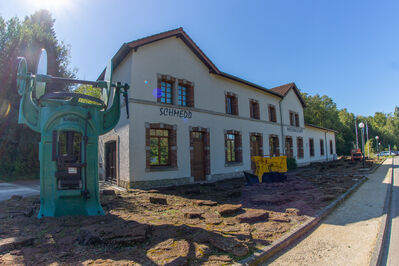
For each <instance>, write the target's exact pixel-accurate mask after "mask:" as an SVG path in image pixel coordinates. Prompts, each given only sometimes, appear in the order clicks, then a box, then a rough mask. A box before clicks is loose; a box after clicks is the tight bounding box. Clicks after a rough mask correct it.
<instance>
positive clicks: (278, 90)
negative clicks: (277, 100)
mask: <svg viewBox="0 0 399 266" xmlns="http://www.w3.org/2000/svg"><path fill="white" fill-rule="evenodd" d="M290 89H293V90H294V92H295V94H296V96H297V97H298V99H299V101H300V102H301V104H302V106H303V107H306V103H305V100H304V99H303V98H302V96H301V93H300V91H299V90H298V88H297V86H296V85H295V83H294V82H291V83H288V84H284V85H281V86H278V87H274V88H271V89H270V90H271V91H273V92H275V93H278V94H280V95H281V96H282V97H285V96H286V95H287V93H288V92H289V91H290Z"/></svg>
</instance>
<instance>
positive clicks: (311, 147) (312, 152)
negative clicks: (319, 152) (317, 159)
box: [309, 138, 314, 157]
mask: <svg viewBox="0 0 399 266" xmlns="http://www.w3.org/2000/svg"><path fill="white" fill-rule="evenodd" d="M309 154H310V156H311V157H313V156H314V141H313V139H312V138H310V139H309Z"/></svg>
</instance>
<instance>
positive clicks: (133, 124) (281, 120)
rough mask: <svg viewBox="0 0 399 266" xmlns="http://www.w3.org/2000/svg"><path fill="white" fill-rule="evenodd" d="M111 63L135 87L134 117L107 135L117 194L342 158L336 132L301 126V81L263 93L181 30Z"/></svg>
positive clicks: (108, 167)
mask: <svg viewBox="0 0 399 266" xmlns="http://www.w3.org/2000/svg"><path fill="white" fill-rule="evenodd" d="M113 63H114V72H113V77H114V78H113V79H114V80H118V81H121V82H126V83H128V84H130V86H131V89H130V91H129V108H130V113H131V116H130V119H129V120H127V119H126V118H125V117H124V116H123V115H122V116H121V120H120V122H119V124H118V125H117V127H116V128H115V129H114V130H112V131H111V132H110V133H108V134H106V135H104V136H101V137H100V146H99V155H100V174H101V175H102V176H103V177H105V178H106V179H107V180H110V181H113V182H116V183H117V184H118V185H119V186H122V187H129V186H130V187H137V186H147V185H148V186H151V185H154V186H159V185H166V184H174V183H176V184H177V183H188V182H197V181H204V180H218V179H223V178H229V177H234V176H240V175H242V171H244V170H250V169H251V167H253V166H252V165H251V159H250V158H251V156H253V155H269V156H270V155H271V156H273V155H279V154H285V155H287V156H291V157H294V158H296V160H297V163H298V165H306V164H309V163H310V162H316V161H327V160H333V159H334V158H335V157H336V155H335V132H334V131H333V130H330V129H325V128H320V127H316V126H312V125H308V124H305V123H304V117H303V109H304V108H305V107H306V105H305V102H304V100H303V99H302V98H301V95H300V93H299V91H298V88H297V87H296V85H295V84H294V83H289V84H286V85H282V86H279V87H276V88H272V89H266V88H264V87H262V86H259V85H256V84H253V83H251V82H249V81H246V80H243V79H240V78H238V77H235V76H232V75H230V74H227V73H224V72H222V71H220V70H219V69H218V68H217V67H216V66H215V65H214V64H213V63H212V61H211V60H210V59H209V58H208V57H207V56H206V55H205V54H204V53H203V52H202V51H201V49H200V48H199V47H198V46H197V45H196V44H195V43H194V42H193V40H191V38H190V37H189V36H188V35H187V34H186V33H185V32H184V31H183V29H182V28H179V29H175V30H171V31H168V32H164V33H160V34H156V35H153V36H150V37H146V38H143V39H139V40H136V41H133V42H130V43H125V44H123V45H122V47H121V48H120V49H119V51H118V52H117V53H116V54H115V56H114V57H113ZM103 74H104V73H103ZM103 74H102V75H101V76H103ZM100 78H101V77H100ZM122 108H123V109H124V108H125V107H122ZM122 114H123V113H122Z"/></svg>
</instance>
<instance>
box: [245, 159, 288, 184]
mask: <svg viewBox="0 0 399 266" xmlns="http://www.w3.org/2000/svg"><path fill="white" fill-rule="evenodd" d="M251 159H252V161H253V162H254V163H255V165H256V170H255V175H257V176H258V179H259V183H262V176H263V174H264V173H269V172H279V173H286V172H287V156H278V157H262V156H252V157H251Z"/></svg>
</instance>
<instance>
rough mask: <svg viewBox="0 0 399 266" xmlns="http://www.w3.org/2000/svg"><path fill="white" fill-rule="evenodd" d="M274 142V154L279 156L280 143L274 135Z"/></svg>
mask: <svg viewBox="0 0 399 266" xmlns="http://www.w3.org/2000/svg"><path fill="white" fill-rule="evenodd" d="M275 143H276V156H280V143H279V140H278V137H277V136H276V137H275Z"/></svg>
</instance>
